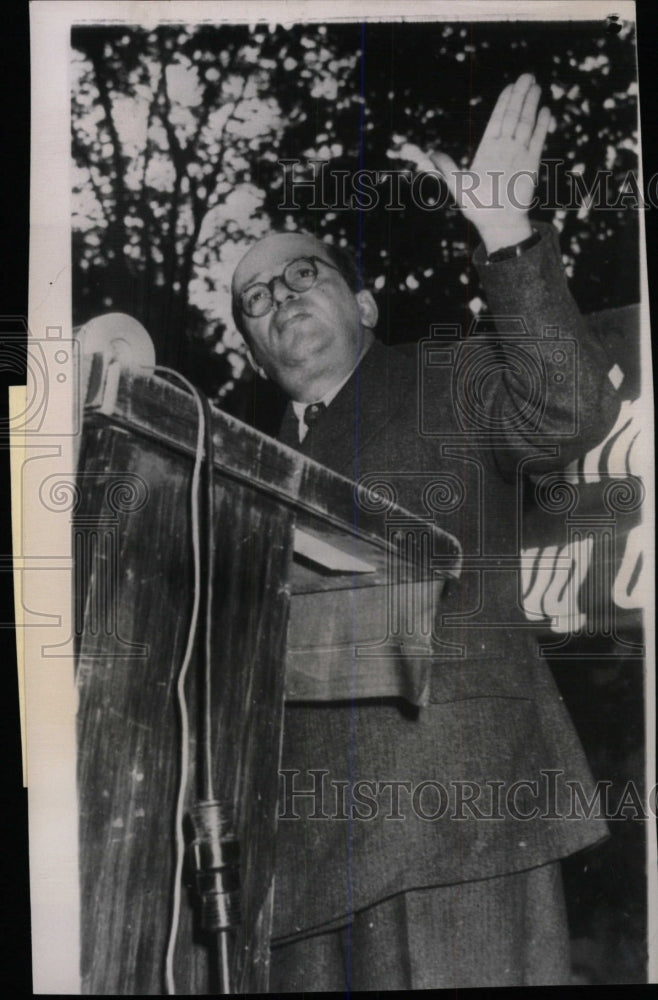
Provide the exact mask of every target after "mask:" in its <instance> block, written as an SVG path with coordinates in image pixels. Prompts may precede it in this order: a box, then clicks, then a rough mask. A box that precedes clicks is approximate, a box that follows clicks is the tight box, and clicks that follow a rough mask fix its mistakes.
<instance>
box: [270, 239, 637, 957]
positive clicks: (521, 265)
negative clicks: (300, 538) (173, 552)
mask: <svg viewBox="0 0 658 1000" xmlns="http://www.w3.org/2000/svg"><path fill="white" fill-rule="evenodd" d="M540 229H541V231H542V239H541V241H540V243H539V244H537V245H536V246H534V247H533V248H531V249H530V250H528V251H527V252H526V253H525V254H523V255H522V256H521V257H519V258H515V259H512V260H507V261H502V262H499V263H494V264H488V263H487V262H486V260H485V258H484V254H483V253H482V251H481V250H480V251H477V252H476V255H475V262H476V264H478V267H479V270H480V274H481V277H482V281H483V284H484V286H485V291H486V294H487V298H488V303H489V306H490V309H491V312H492V313H493V314H494V315H495V316H497V317H507V319H506V320H499V321H498V325H499V329H503V331H504V330H505V329H507V330H510V331H511V332H512V335H510V336H509V337H507V338H505V337H503V338H502V340H501V343H500V345H499V346H498V347H497V348H496V349H495V350H492V349H491V347H490V346H488V345H487V344H485V343H484V342H483V341H482V340H481V339H480V338H478V337H477V336H476V337H474V338H469V339H467V340H461V341H460V340H459V339H458V340H456V341H454V342H452V343H448V342H446V341H444V340H443V338H442V337H439V338H433V339H431V340H430V341H429V342H427V343H426V344H425V345H423V344H422V343H421V344H420V345H418V346H414V347H411V348H408V349H402V350H398V349H396V350H389V349H387V348H385V347H383V346H382V345H381V344H379V343H375V344H374V345H373V347H372V348H371V349H370V351H369V352H368V354H367V355H366V356H365V358H364V359H363V361H362V362H361V364H360V366H359V368H358V369H357V371H356V373H355V374H354V375H353V376H352V378H351V379H350V381H349V382H348V383H347V384H346V385H345V386H344V388H343V389H342V390H341V391H340V393H339V394H338V396H337V397H336V398H335V400H334V401H333V402H332V404H331V405H330V407H329V408H328V410H327V412H326V413H325V414H324V416H323V418H322V420H321V421H319V422H318V423H317V424H316V425H314V427H313V428H312V429H311V430H310V431H309V433H308V435H307V437H306V439H305V440H304V442H303V444H302V445H301V446H300V445H299V442H298V437H297V421H296V419H295V417H294V414H293V413H292V410H291V408H289V409H288V411H287V412H286V414H285V416H284V421H283V425H282V428H281V433H280V440H282V441H283V442H284V443H286V444H289V445H291V446H293V447H297V448H300V450H301V451H302V452H303V453H304V454H306V455H309V456H310V457H312V458H314V459H315V460H317V461H319V462H322V463H323V464H324V465H327V466H328V467H329V468H331V469H333V470H334V471H336V472H339V473H341V474H342V475H345V476H348V477H350V478H352V479H354V480H362V481H364V482H370V483H372V482H375V481H384V482H386V483H387V484H388V489H389V491H392V495H394V496H395V499H396V500H397V502H398V503H399V504H401V505H402V506H404V507H406V508H407V509H409V510H410V511H412V512H414V513H418V514H419V515H421V516H423V517H425V518H427V517H433V518H435V520H436V522H437V523H438V524H439V525H440V526H441V527H442V528H444V529H446V530H447V531H449V532H450V533H451V534H453V535H455V536H456V537H457V538H458V539H459V541H460V542H461V544H462V547H463V560H464V562H463V571H462V576H461V579H460V581H459V583H457V584H454V583H451V584H449V585H448V587H447V591H446V592H445V593H444V595H443V598H442V601H441V604H440V606H439V608H438V612H437V642H436V646H435V654H436V655H435V656H433V657H432V666H431V681H430V696H429V702H430V703H429V705H428V706H427V707H423V708H421V709H420V710H411V709H408V708H405V706H404V703H402V702H397V703H396V702H395V701H393V700H390V699H388V700H387V699H383V698H382V699H373V700H371V701H369V702H365V701H355V702H352V703H350V702H348V701H346V702H344V703H330V704H323V705H311V704H308V703H288V704H287V705H286V713H285V720H284V739H283V763H282V767H283V769H285V771H286V775H287V776H286V778H285V787H282V795H283V801H284V803H285V812H286V814H287V816H288V818H283V819H281V820H280V822H279V834H278V842H277V867H276V901H275V918H274V938H275V939H291V938H292V937H294V936H297V935H300V934H301V935H303V934H307V933H311V932H313V930H317V929H320V928H324V929H328V928H329V927H331V926H337V925H339V924H340V923H344V922H345V921H346V919H347V918H348V916H349V913H350V912H352V911H355V910H358V909H360V908H362V907H365V906H368V905H370V904H372V903H374V902H376V901H377V900H380V899H383V898H385V897H387V896H389V895H392V894H394V893H396V892H400V891H402V890H405V889H410V888H414V887H420V886H428V885H441V884H450V883H455V882H460V881H467V880H472V879H480V878H486V877H489V876H496V875H501V874H504V873H506V872H513V871H518V870H522V869H526V868H530V867H534V866H536V865H539V864H543V863H546V862H548V861H551V860H554V859H556V858H559V857H561V856H564V855H566V854H569V853H571V852H573V851H575V850H578V849H580V848H582V847H584V846H586V845H588V844H591V843H593V842H595V841H596V840H598V839H599V838H600V837H602V836H605V833H606V829H605V823H604V821H603V820H602V819H597V818H590V819H589V820H587V819H586V818H583V817H582V816H581V817H578V815H577V813H578V808H577V807H576V806H574V792H573V791H572V788H573V786H574V785H577V786H578V787H579V788H580V790H581V791H582V792H584V793H585V794H587V796H588V797H590V796H591V794H592V779H591V776H590V773H589V770H588V766H587V763H586V761H585V758H584V755H583V752H582V749H581V747H580V744H579V741H578V739H577V737H576V734H575V732H574V730H573V726H572V724H571V721H570V719H569V717H568V715H567V713H566V710H565V709H564V706H563V705H562V702H561V699H560V697H559V695H558V693H557V691H556V688H555V686H554V682H553V680H552V677H551V675H550V671H549V670H548V668H547V666H546V664H545V663H543V662H542V660H541V659H540V657H539V656H538V651H537V643H536V633H535V629H534V627H533V625H532V624H531V623H528V621H527V620H526V619H525V617H524V615H523V614H522V610H521V602H520V591H519V588H520V574H519V571H518V561H519V553H520V545H519V528H518V525H519V519H520V516H521V508H522V504H523V502H524V483H525V481H526V479H527V475H528V473H530V472H532V473H539V472H542V471H546V470H548V469H553V468H556V467H560V466H563V465H565V464H567V463H568V462H569V461H571V459H572V458H574V457H575V456H576V455H579V454H582V453H584V452H585V451H587V450H588V449H589V448H591V447H592V446H593V445H594V444H595V443H596V442H598V441H599V440H600V439H601V438H603V437H604V436H605V434H606V433H607V430H608V429H609V427H610V426H611V425H612V423H614V419H615V417H616V413H617V410H618V400H617V398H616V394H615V392H614V389H613V386H612V384H611V383H610V380H609V379H608V378H607V374H606V373H607V369H608V367H609V364H608V363H607V360H606V358H605V354H604V352H603V350H602V348H601V345H600V344H599V343H598V342H597V341H596V340H595V339H594V338H593V337H592V336H591V335H590V334H589V333H588V331H587V328H586V327H585V325H584V324H583V322H582V321H581V318H580V316H579V314H578V311H577V309H576V306H575V304H574V302H573V300H572V298H571V296H570V293H569V292H568V289H567V286H566V282H565V279H564V275H563V268H562V263H561V259H560V253H559V246H558V242H557V234H556V233H555V231H554V230H553V228H552V227H550V226H540ZM520 320H521V321H522V322H520ZM524 324H525V328H526V329H525V332H524ZM547 327H548V330H547V329H546V328H547ZM576 384H577V393H576V392H575V389H574V386H575V385H576ZM309 627H310V628H312V623H310V624H309ZM311 771H314V772H315V773H314V774H311V773H310V772H311ZM296 772H298V773H296ZM341 782H342V783H343V784H341ZM355 782H356V783H358V782H360V783H361V784H360V785H358V788H359V795H360V797H361V800H362V801H361V803H360V804H359V803H354V802H350V800H349V798H347V799H345V798H342V796H343V792H342V791H341V789H343V788H345V787H347V783H351V784H354V783H355ZM396 782H400V783H402V784H399V785H396V784H395V783H396ZM391 783H393V784H391ZM534 783H536V785H535V784H534ZM569 783H572V784H571V785H570V784H569ZM320 786H322V794H323V798H322V799H320V797H319V792H320ZM419 789H420V791H419ZM293 790H294V791H295V792H301V791H308V792H309V793H310V792H311V791H313V792H314V793H315V794H308V795H307V796H306V797H304V796H302V795H299V794H295V795H292V797H291V792H292V791H293ZM442 790H445V796H443V791H442ZM396 796H397V802H396V798H395V797H396ZM501 796H502V798H501ZM467 799H471V800H472V805H468V804H467V803H466V800H467ZM365 800H369V801H365ZM567 816H570V817H571V818H566V817H567ZM297 817H299V818H297Z"/></svg>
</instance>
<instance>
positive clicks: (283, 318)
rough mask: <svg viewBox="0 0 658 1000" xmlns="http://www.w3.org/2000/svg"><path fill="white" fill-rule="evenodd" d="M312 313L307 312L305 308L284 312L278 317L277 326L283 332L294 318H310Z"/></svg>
mask: <svg viewBox="0 0 658 1000" xmlns="http://www.w3.org/2000/svg"><path fill="white" fill-rule="evenodd" d="M310 315H311V314H310V313H309V312H307V311H306V310H305V309H295V310H294V312H286V313H283V314H279V315H278V316H277V318H276V328H277V330H279V332H281V331H282V330H283V329H284V327H286V326H287V325H288V324H289V323H291V322H292V321H293V320H295V319H308V318H309V317H310Z"/></svg>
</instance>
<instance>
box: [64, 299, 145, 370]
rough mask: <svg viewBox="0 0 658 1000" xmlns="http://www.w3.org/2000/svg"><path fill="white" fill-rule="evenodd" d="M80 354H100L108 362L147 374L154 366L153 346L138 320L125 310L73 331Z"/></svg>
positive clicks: (100, 317) (99, 317)
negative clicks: (114, 362) (78, 344)
mask: <svg viewBox="0 0 658 1000" xmlns="http://www.w3.org/2000/svg"><path fill="white" fill-rule="evenodd" d="M73 332H74V333H75V334H77V338H78V341H79V343H80V349H81V352H82V354H83V355H90V354H102V355H103V358H104V360H105V361H106V362H107V363H109V362H112V361H116V362H118V363H119V364H120V366H121V367H122V368H130V369H133V370H138V371H141V372H142V374H146V373H147V372H148V371H152V370H153V369H154V368H155V347H154V346H153V341H152V340H151V338H150V337H149V335H148V333H147V332H146V330H145V329H144V327H143V326H142V324H141V323H138V322H137V320H136V319H133V317H132V316H128V314H127V313H120V312H115V313H106V314H105V315H103V316H97V317H95V319H90V320H89V321H88V322H87V323H84V324H83V325H82V326H80V327H78V328H77V330H74V331H73Z"/></svg>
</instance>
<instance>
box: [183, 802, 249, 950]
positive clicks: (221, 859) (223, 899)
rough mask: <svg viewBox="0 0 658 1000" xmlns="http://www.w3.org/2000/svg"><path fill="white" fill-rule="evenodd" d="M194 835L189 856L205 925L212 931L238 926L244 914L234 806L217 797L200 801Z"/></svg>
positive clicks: (193, 817)
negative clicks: (232, 811) (233, 822)
mask: <svg viewBox="0 0 658 1000" xmlns="http://www.w3.org/2000/svg"><path fill="white" fill-rule="evenodd" d="M190 821H191V823H192V827H193V829H194V838H193V840H192V842H191V844H190V845H189V849H188V857H189V860H190V865H191V868H192V872H193V874H194V884H195V888H196V891H197V893H198V894H199V897H200V900H201V926H202V927H203V928H204V929H205V930H208V931H225V930H230V929H231V928H232V927H236V926H237V925H238V924H239V923H240V921H241V915H240V845H239V843H238V840H237V837H236V836H235V834H234V832H233V829H232V823H231V808H230V805H229V804H228V803H226V802H219V801H217V800H216V799H215V800H212V801H209V802H198V803H197V804H196V806H195V807H194V808H193V809H192V810H191V812H190Z"/></svg>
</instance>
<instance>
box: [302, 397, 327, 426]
mask: <svg viewBox="0 0 658 1000" xmlns="http://www.w3.org/2000/svg"><path fill="white" fill-rule="evenodd" d="M326 409H327V404H326V403H311V404H310V405H309V406H307V407H306V409H305V410H304V423H305V424H306V426H307V427H312V426H313V424H315V423H317V421H318V420H319V419H320V417H321V416H322V414H323V413H324V411H325V410H326Z"/></svg>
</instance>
